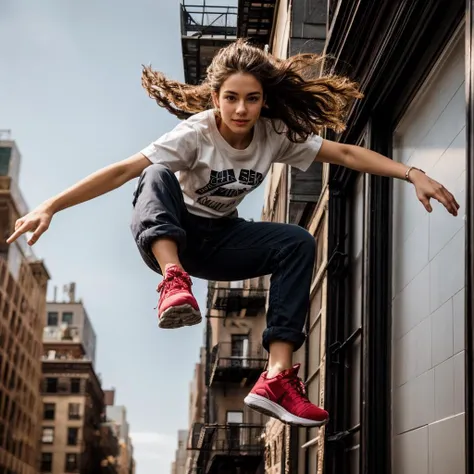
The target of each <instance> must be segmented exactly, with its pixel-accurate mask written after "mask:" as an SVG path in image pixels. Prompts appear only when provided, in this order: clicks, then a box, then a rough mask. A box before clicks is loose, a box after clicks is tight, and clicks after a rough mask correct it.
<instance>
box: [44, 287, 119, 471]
mask: <svg viewBox="0 0 474 474" xmlns="http://www.w3.org/2000/svg"><path fill="white" fill-rule="evenodd" d="M69 289H70V291H69V297H70V300H69V301H65V302H62V303H58V302H56V301H52V302H49V303H47V308H46V311H45V312H44V316H43V317H44V318H45V321H44V322H45V323H46V324H47V326H46V327H45V330H44V339H43V357H42V367H43V369H42V372H43V381H42V384H41V392H42V398H43V416H42V423H41V427H42V434H41V437H40V441H41V466H40V472H41V473H51V474H65V473H77V472H79V473H81V474H86V473H87V474H89V473H91V472H104V473H105V472H107V473H110V474H116V473H117V474H118V471H117V459H118V454H119V446H118V439H117V437H116V433H115V426H114V425H113V424H112V423H110V421H109V420H107V417H106V416H105V404H104V392H103V390H102V387H101V381H100V379H99V377H98V375H97V373H96V372H95V369H94V359H93V358H94V356H95V335H94V331H93V329H92V326H91V323H90V321H89V319H88V317H87V313H86V310H85V308H84V306H83V304H82V303H78V302H76V301H75V294H74V291H73V289H74V287H73V289H72V290H71V288H69ZM91 338H92V339H91Z"/></svg>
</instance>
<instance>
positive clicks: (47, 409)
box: [43, 403, 56, 420]
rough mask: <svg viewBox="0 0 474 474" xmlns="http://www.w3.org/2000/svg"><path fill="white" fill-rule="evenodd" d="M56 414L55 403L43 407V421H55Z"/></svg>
mask: <svg viewBox="0 0 474 474" xmlns="http://www.w3.org/2000/svg"><path fill="white" fill-rule="evenodd" d="M55 414H56V404H55V403H45V404H44V405H43V419H44V420H54V416H55Z"/></svg>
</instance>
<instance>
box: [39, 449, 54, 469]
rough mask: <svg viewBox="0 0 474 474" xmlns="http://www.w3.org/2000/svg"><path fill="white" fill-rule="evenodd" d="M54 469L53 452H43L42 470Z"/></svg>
mask: <svg viewBox="0 0 474 474" xmlns="http://www.w3.org/2000/svg"><path fill="white" fill-rule="evenodd" d="M52 470H53V453H41V472H51V471H52Z"/></svg>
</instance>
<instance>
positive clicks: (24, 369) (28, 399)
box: [0, 131, 49, 474]
mask: <svg viewBox="0 0 474 474" xmlns="http://www.w3.org/2000/svg"><path fill="white" fill-rule="evenodd" d="M20 161H21V156H20V152H19V150H18V147H17V145H16V143H15V141H14V140H12V138H11V134H10V133H9V132H7V131H0V235H1V238H0V472H2V473H6V474H36V473H37V472H38V458H39V443H38V440H39V435H40V432H39V430H40V427H41V396H40V391H39V387H40V382H41V352H42V347H41V344H42V342H41V338H42V333H43V324H44V321H43V315H44V313H45V305H46V289H47V282H48V280H49V274H48V271H47V270H46V267H45V266H44V263H43V262H42V261H39V260H38V259H37V258H36V257H35V255H34V253H33V252H32V251H31V248H30V247H29V246H28V245H27V243H26V239H25V237H24V236H22V237H21V238H19V239H18V240H17V241H16V242H15V243H13V244H11V245H7V243H6V239H7V238H8V237H9V236H10V235H11V234H12V233H13V231H14V226H15V222H16V220H17V219H18V218H20V217H22V216H23V215H25V214H26V213H27V212H28V208H27V206H26V204H25V202H24V200H23V197H22V194H21V192H20V190H19V187H18V179H19V174H20Z"/></svg>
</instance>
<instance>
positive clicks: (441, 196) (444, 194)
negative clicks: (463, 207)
mask: <svg viewBox="0 0 474 474" xmlns="http://www.w3.org/2000/svg"><path fill="white" fill-rule="evenodd" d="M433 197H434V198H435V199H436V200H437V201H439V202H440V203H441V204H442V205H443V206H444V207H445V208H446V210H447V211H448V212H449V213H450V214H452V215H453V216H457V215H458V209H459V204H458V203H457V201H456V199H454V196H453V195H452V194H451V193H450V192H449V191H448V190H447V189H446V188H445V187H443V186H440V188H439V189H438V190H437V191H436V193H435V194H434V196H433Z"/></svg>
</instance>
